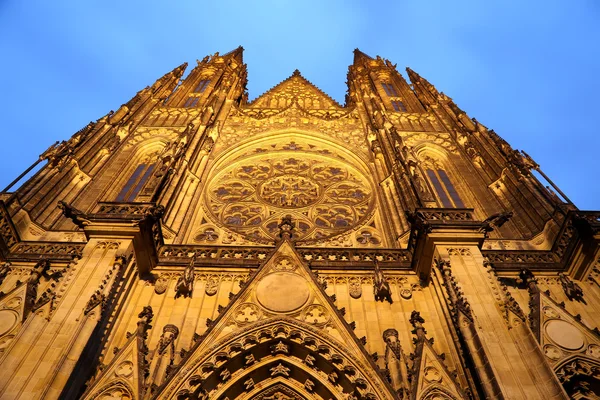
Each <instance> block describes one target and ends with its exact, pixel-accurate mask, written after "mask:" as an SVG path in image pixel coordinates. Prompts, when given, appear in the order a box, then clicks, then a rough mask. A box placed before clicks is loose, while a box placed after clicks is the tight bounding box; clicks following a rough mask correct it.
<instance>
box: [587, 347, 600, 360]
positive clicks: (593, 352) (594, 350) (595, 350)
mask: <svg viewBox="0 0 600 400" xmlns="http://www.w3.org/2000/svg"><path fill="white" fill-rule="evenodd" d="M585 354H587V355H588V356H591V357H594V358H600V346H598V345H596V344H590V345H589V346H588V348H587V350H586V351H585Z"/></svg>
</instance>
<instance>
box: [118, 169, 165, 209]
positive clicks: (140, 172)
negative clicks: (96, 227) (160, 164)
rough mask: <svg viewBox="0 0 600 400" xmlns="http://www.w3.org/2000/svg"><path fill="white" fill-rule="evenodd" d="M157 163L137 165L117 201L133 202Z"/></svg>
mask: <svg viewBox="0 0 600 400" xmlns="http://www.w3.org/2000/svg"><path fill="white" fill-rule="evenodd" d="M155 167H156V163H155V162H154V163H150V162H144V163H141V164H140V165H138V166H137V168H136V169H135V171H133V174H131V176H130V177H129V180H128V181H127V183H125V186H124V187H123V189H121V191H120V192H119V194H118V195H117V199H116V201H124V202H133V201H135V198H136V197H137V195H138V194H139V193H140V190H142V188H143V187H144V185H145V184H146V182H148V179H150V177H151V176H152V172H154V168H155Z"/></svg>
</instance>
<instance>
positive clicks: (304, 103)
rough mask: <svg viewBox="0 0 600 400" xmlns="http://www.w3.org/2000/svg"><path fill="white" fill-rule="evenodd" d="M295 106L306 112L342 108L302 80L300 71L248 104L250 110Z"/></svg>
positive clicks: (296, 71) (309, 83)
mask: <svg viewBox="0 0 600 400" xmlns="http://www.w3.org/2000/svg"><path fill="white" fill-rule="evenodd" d="M293 104H297V105H298V106H300V107H301V108H304V109H306V110H324V109H325V110H327V109H333V110H340V109H342V108H343V107H342V106H341V105H340V104H338V103H337V102H336V101H335V100H333V99H332V98H331V97H329V96H328V95H327V94H325V93H324V92H323V91H322V90H321V89H319V88H318V87H316V86H315V85H313V84H312V83H311V82H309V81H308V80H307V79H306V78H304V77H303V76H302V75H301V74H300V71H298V70H295V71H294V73H293V74H292V75H291V76H290V77H289V78H287V79H286V80H284V81H283V82H281V83H280V84H278V85H277V86H275V87H273V88H272V89H270V90H268V91H267V92H265V93H263V94H262V95H261V96H259V97H258V98H256V99H254V100H253V101H252V102H250V103H249V104H248V106H249V107H250V108H279V109H285V108H288V107H290V106H292V105H293Z"/></svg>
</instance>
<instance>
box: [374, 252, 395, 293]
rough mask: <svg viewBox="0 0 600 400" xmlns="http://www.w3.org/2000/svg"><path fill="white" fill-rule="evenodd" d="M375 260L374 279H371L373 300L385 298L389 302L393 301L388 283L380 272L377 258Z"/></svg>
mask: <svg viewBox="0 0 600 400" xmlns="http://www.w3.org/2000/svg"><path fill="white" fill-rule="evenodd" d="M374 261H375V279H374V281H373V292H374V293H375V301H384V300H387V301H388V302H389V303H390V304H392V303H393V300H392V290H391V289H390V284H389V283H388V281H387V279H386V278H385V276H384V275H383V272H381V269H380V268H379V263H378V261H377V259H375V260H374Z"/></svg>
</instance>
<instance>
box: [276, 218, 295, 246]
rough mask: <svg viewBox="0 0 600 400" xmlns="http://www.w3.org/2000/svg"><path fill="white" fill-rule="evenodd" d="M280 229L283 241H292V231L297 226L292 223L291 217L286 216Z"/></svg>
mask: <svg viewBox="0 0 600 400" xmlns="http://www.w3.org/2000/svg"><path fill="white" fill-rule="evenodd" d="M278 227H279V237H280V238H281V239H282V240H291V239H292V231H293V230H294V228H295V227H296V224H294V222H293V221H292V216H291V215H286V216H285V217H283V218H282V219H281V222H280V223H279V225H278Z"/></svg>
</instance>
